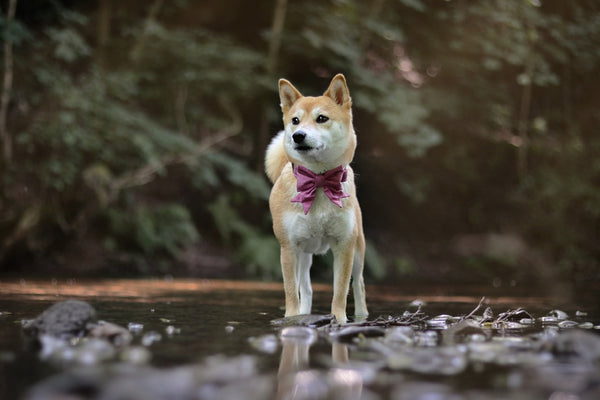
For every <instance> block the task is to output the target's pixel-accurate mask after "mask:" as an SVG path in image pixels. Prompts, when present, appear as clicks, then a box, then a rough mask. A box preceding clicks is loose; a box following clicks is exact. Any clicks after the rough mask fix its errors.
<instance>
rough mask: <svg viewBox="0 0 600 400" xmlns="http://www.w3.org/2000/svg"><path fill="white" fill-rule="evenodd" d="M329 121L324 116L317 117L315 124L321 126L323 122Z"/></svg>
mask: <svg viewBox="0 0 600 400" xmlns="http://www.w3.org/2000/svg"><path fill="white" fill-rule="evenodd" d="M327 121H329V118H328V117H326V116H324V115H319V116H318V117H317V124H322V123H323V122H327Z"/></svg>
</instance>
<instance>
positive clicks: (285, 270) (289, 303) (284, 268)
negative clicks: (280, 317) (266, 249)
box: [281, 246, 300, 317]
mask: <svg viewBox="0 0 600 400" xmlns="http://www.w3.org/2000/svg"><path fill="white" fill-rule="evenodd" d="M296 261H297V257H296V254H295V252H294V251H293V250H292V248H291V246H281V272H282V275H283V290H284V292H285V316H286V317H291V316H294V315H298V314H299V308H300V305H299V303H300V302H299V298H298V281H297V280H296Z"/></svg>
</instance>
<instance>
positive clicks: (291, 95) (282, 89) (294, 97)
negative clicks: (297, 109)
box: [279, 79, 302, 114]
mask: <svg viewBox="0 0 600 400" xmlns="http://www.w3.org/2000/svg"><path fill="white" fill-rule="evenodd" d="M301 97H302V94H301V93H300V92H299V91H298V89H296V88H295V87H294V85H292V84H291V83H290V82H289V81H288V80H286V79H280V80H279V99H280V100H281V111H283V113H284V114H285V113H287V112H288V111H289V109H290V108H292V106H293V105H294V103H295V102H296V101H298V99H299V98H301Z"/></svg>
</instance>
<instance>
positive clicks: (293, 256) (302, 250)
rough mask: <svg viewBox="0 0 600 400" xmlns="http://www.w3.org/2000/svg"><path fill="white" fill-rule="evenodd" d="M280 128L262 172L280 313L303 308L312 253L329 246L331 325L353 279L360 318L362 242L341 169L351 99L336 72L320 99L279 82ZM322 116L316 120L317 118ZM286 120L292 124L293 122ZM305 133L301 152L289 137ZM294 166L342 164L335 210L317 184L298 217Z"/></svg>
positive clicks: (347, 158) (350, 151) (346, 158)
mask: <svg viewBox="0 0 600 400" xmlns="http://www.w3.org/2000/svg"><path fill="white" fill-rule="evenodd" d="M279 95H280V99H281V109H282V111H283V121H284V128H285V129H284V131H281V132H280V133H279V134H278V135H277V136H276V137H275V138H274V139H273V141H272V142H271V144H270V145H269V147H268V149H267V154H266V157H265V169H266V172H267V175H268V177H269V179H270V180H271V182H273V183H274V185H273V189H272V191H271V196H270V199H269V206H270V209H271V215H272V217H273V231H274V232H275V236H276V237H277V239H278V240H279V242H280V244H281V266H282V273H283V281H284V291H285V299H286V301H285V302H286V311H285V315H286V316H292V315H297V314H305V313H310V309H311V303H312V288H311V287H310V274H309V270H310V265H311V263H312V254H320V253H323V252H325V251H327V249H329V248H330V249H331V250H332V252H333V255H334V293H333V300H332V304H331V311H332V313H333V314H334V315H335V316H336V319H337V320H338V321H339V322H342V323H343V322H346V297H347V293H348V288H349V284H350V278H351V277H352V278H353V290H354V298H355V313H356V315H357V316H362V317H364V316H366V315H368V312H367V306H366V300H365V289H364V282H363V277H362V271H363V263H364V252H365V239H364V234H363V229H362V216H361V211H360V206H359V204H358V201H357V199H356V188H355V186H354V174H353V171H352V168H351V167H350V166H349V164H350V162H351V161H352V158H353V157H354V150H355V148H356V135H355V133H354V128H353V126H352V110H351V104H352V100H351V98H350V95H349V92H348V87H347V85H346V80H345V78H344V76H343V75H341V74H338V75H336V76H335V77H334V78H333V80H332V81H331V83H330V85H329V88H328V89H327V90H326V91H325V93H324V94H323V96H319V97H304V96H302V94H300V92H299V91H298V90H297V89H296V88H295V87H294V86H293V85H292V84H291V83H289V82H288V81H286V80H285V79H281V80H280V81H279ZM319 115H324V116H326V117H328V121H327V122H324V123H319V122H318V121H317V116H319ZM293 118H298V120H299V123H297V124H294V123H293V122H292V119H293ZM299 131H302V132H305V133H306V134H307V139H306V141H307V143H308V144H310V145H311V146H312V147H311V149H310V150H309V151H301V150H298V148H297V147H295V146H296V145H297V144H295V143H294V140H292V135H293V134H294V133H295V132H299ZM292 163H293V164H294V165H303V166H305V167H306V168H308V169H310V170H311V171H313V172H315V173H323V172H325V171H328V170H330V169H333V168H336V167H338V166H339V165H342V166H344V167H346V168H347V171H348V179H347V181H346V182H345V183H343V189H344V191H345V192H347V193H349V194H350V197H348V198H345V199H343V200H342V204H343V207H342V208H339V207H338V206H336V205H335V204H333V203H331V202H330V201H329V199H328V198H327V197H326V196H325V194H324V193H323V190H322V189H321V188H319V189H318V192H317V197H316V199H315V201H314V203H313V205H312V207H311V209H310V211H309V212H308V214H307V215H304V212H303V209H302V206H301V205H300V204H298V203H292V202H291V201H290V200H291V199H292V198H293V197H294V196H295V195H296V194H297V191H296V178H295V177H294V174H293V171H292Z"/></svg>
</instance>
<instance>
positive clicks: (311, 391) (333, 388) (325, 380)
mask: <svg viewBox="0 0 600 400" xmlns="http://www.w3.org/2000/svg"><path fill="white" fill-rule="evenodd" d="M316 340H317V333H316V331H315V330H314V329H311V328H305V327H289V328H285V329H283V330H282V332H281V344H282V350H281V359H280V362H279V370H278V373H277V382H278V385H277V399H281V400H283V399H316V398H318V399H321V398H334V399H350V400H351V399H360V398H361V395H362V389H363V378H362V376H361V374H360V372H358V371H355V370H353V369H349V368H345V367H344V366H345V365H347V364H348V361H349V357H348V346H347V345H346V344H344V343H340V342H333V343H332V344H331V359H332V364H333V365H334V368H330V369H329V370H328V372H326V373H324V372H322V371H317V370H311V369H310V368H309V367H310V358H309V357H310V356H309V354H310V347H311V346H312V345H313V344H314V343H315V342H316Z"/></svg>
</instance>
